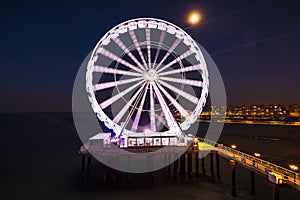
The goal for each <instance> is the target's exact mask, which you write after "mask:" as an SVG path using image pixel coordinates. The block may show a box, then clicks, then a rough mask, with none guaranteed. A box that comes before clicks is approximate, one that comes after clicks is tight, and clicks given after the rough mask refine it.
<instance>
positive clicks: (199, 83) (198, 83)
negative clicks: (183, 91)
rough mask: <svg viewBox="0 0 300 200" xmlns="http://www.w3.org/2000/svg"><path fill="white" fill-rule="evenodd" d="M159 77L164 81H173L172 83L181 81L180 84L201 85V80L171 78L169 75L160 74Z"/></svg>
mask: <svg viewBox="0 0 300 200" xmlns="http://www.w3.org/2000/svg"><path fill="white" fill-rule="evenodd" d="M159 79H161V80H165V81H170V82H173V83H182V84H185V85H190V86H196V87H202V81H197V80H191V79H180V78H171V77H165V76H160V77H159Z"/></svg>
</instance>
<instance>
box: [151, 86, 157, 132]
mask: <svg viewBox="0 0 300 200" xmlns="http://www.w3.org/2000/svg"><path fill="white" fill-rule="evenodd" d="M153 95H154V94H153V87H152V85H151V84H150V130H151V131H154V132H155V131H156V126H155V112H154V96H153Z"/></svg>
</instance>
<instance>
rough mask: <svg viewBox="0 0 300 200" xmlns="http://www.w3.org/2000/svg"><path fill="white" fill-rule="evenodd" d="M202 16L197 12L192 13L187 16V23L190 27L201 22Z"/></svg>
mask: <svg viewBox="0 0 300 200" xmlns="http://www.w3.org/2000/svg"><path fill="white" fill-rule="evenodd" d="M201 18H202V16H201V14H200V13H199V12H197V11H192V12H191V13H190V14H189V15H188V23H189V24H191V25H195V24H198V23H199V22H200V20H201Z"/></svg>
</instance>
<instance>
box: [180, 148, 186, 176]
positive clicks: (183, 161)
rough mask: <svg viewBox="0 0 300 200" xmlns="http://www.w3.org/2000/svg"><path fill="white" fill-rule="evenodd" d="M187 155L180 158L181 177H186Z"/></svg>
mask: <svg viewBox="0 0 300 200" xmlns="http://www.w3.org/2000/svg"><path fill="white" fill-rule="evenodd" d="M185 167H186V166H185V153H184V154H182V155H181V156H180V168H179V171H180V176H182V177H184V176H185Z"/></svg>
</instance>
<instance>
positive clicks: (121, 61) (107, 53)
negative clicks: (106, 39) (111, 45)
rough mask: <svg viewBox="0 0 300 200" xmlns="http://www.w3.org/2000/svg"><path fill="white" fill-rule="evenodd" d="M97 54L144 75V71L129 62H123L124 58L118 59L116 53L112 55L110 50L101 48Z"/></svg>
mask: <svg viewBox="0 0 300 200" xmlns="http://www.w3.org/2000/svg"><path fill="white" fill-rule="evenodd" d="M97 52H98V53H100V54H102V55H104V56H106V57H108V58H110V59H112V60H114V61H116V62H118V63H121V64H123V65H125V66H126V67H129V68H131V69H133V70H134V71H137V72H140V73H143V71H142V70H140V69H138V68H137V67H135V66H133V65H132V64H130V63H129V62H127V61H125V60H123V59H122V58H120V57H118V56H117V55H115V54H114V53H112V52H110V51H108V50H106V49H104V48H102V47H101V48H99V49H98V51H97Z"/></svg>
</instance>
